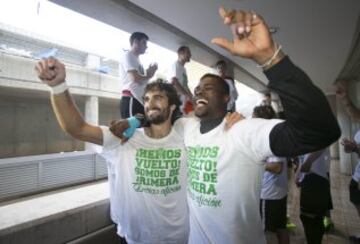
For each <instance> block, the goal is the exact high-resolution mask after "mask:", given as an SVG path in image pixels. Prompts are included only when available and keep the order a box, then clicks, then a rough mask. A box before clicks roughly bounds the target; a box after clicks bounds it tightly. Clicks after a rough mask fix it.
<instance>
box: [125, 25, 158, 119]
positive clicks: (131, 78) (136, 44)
mask: <svg viewBox="0 0 360 244" xmlns="http://www.w3.org/2000/svg"><path fill="white" fill-rule="evenodd" d="M148 40H149V37H148V36H147V35H146V34H145V33H142V32H134V33H132V34H131V36H130V45H131V50H130V51H127V52H125V53H124V54H123V55H122V57H121V59H120V63H119V76H120V79H121V81H122V84H123V87H122V89H123V90H122V98H121V103H120V114H121V117H122V118H128V117H131V116H133V115H135V114H138V113H141V114H144V105H143V102H142V95H143V94H144V88H145V86H146V84H147V83H148V81H149V79H151V77H153V76H154V74H155V72H156V70H157V64H151V65H150V66H149V67H148V68H147V70H146V72H144V68H143V66H142V65H141V63H140V61H139V56H140V55H142V54H144V53H145V51H146V49H147V41H148Z"/></svg>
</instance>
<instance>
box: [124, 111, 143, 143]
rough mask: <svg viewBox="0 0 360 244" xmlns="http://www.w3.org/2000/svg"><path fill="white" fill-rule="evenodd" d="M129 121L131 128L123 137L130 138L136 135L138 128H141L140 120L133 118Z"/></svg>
mask: <svg viewBox="0 0 360 244" xmlns="http://www.w3.org/2000/svg"><path fill="white" fill-rule="evenodd" d="M127 121H128V122H129V126H130V127H129V128H127V129H126V130H125V131H124V133H123V135H124V136H125V137H126V138H130V137H132V136H133V135H134V133H135V130H136V128H138V127H139V126H140V120H138V119H137V118H136V117H134V116H133V117H130V118H128V119H127Z"/></svg>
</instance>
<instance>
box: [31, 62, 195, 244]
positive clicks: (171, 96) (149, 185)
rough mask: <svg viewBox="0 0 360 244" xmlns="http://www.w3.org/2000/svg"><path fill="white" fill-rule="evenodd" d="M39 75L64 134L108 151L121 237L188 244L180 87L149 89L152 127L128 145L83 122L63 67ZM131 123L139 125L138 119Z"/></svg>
mask: <svg viewBox="0 0 360 244" xmlns="http://www.w3.org/2000/svg"><path fill="white" fill-rule="evenodd" d="M36 70H37V73H38V76H39V78H40V79H41V80H42V82H43V83H45V84H47V85H48V86H49V87H50V89H51V90H52V96H51V101H52V106H53V109H54V112H55V114H56V117H57V120H58V122H59V124H60V126H61V127H62V129H63V130H64V131H66V132H67V133H69V134H70V135H71V136H72V137H74V138H76V139H79V140H82V141H85V142H90V143H95V144H98V145H100V146H102V155H103V156H104V157H105V158H106V160H107V161H108V164H109V165H110V167H109V176H111V177H109V184H110V194H111V195H110V204H111V217H112V219H113V221H114V222H115V223H116V224H117V227H118V228H117V233H118V235H119V236H121V237H124V238H125V239H126V241H127V243H129V244H131V243H152V244H158V243H164V244H165V243H172V244H178V243H183V244H185V243H187V241H188V234H189V218H188V216H189V215H188V207H187V202H186V161H185V159H186V156H185V147H184V143H183V137H182V135H180V134H179V132H177V131H176V130H175V129H172V122H173V120H174V118H175V117H176V112H177V111H178V109H179V105H180V101H179V99H178V96H177V95H176V90H175V89H174V87H173V86H172V85H171V84H168V83H164V82H154V83H150V84H148V85H147V86H146V87H145V94H144V100H143V103H144V108H145V116H146V120H147V122H148V123H149V124H150V126H149V127H146V128H144V129H138V130H135V131H133V132H134V134H133V137H132V138H131V139H129V141H128V142H127V143H126V144H124V145H122V143H121V141H120V140H119V139H118V138H117V137H115V136H114V135H113V134H112V133H111V131H110V129H109V128H108V127H106V126H97V125H91V124H88V123H87V122H86V121H85V120H84V119H83V117H82V116H81V114H80V112H79V110H78V109H77V107H76V105H75V103H74V101H73V99H72V96H71V94H70V92H69V91H68V89H67V87H66V83H65V76H66V73H65V66H64V65H63V64H62V63H60V62H59V61H57V60H56V59H53V58H49V59H44V60H41V61H39V62H38V64H37V65H36ZM136 121H137V120H136ZM127 122H128V123H130V124H133V123H134V122H135V120H134V117H132V118H130V119H128V121H127ZM134 127H136V126H134Z"/></svg>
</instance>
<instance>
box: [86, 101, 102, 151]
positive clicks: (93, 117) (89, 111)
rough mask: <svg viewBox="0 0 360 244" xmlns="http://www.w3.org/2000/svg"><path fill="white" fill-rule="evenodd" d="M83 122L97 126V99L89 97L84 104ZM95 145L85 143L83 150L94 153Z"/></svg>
mask: <svg viewBox="0 0 360 244" xmlns="http://www.w3.org/2000/svg"><path fill="white" fill-rule="evenodd" d="M85 120H86V122H88V123H90V124H95V125H97V124H99V98H98V97H97V96H89V97H87V98H86V102H85ZM96 149H97V145H95V144H93V143H88V142H85V150H89V151H96Z"/></svg>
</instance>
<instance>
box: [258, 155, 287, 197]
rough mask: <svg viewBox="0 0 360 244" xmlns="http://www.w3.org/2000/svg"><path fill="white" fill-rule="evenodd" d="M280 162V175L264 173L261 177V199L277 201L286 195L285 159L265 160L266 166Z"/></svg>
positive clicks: (272, 157)
mask: <svg viewBox="0 0 360 244" xmlns="http://www.w3.org/2000/svg"><path fill="white" fill-rule="evenodd" d="M277 162H281V164H282V170H281V172H280V174H274V173H271V172H269V171H265V173H264V175H263V182H262V189H261V199H266V200H277V199H282V198H284V197H285V196H286V195H287V181H288V179H287V162H286V158H280V157H276V156H271V157H268V158H267V159H266V164H271V163H277Z"/></svg>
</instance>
